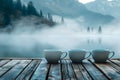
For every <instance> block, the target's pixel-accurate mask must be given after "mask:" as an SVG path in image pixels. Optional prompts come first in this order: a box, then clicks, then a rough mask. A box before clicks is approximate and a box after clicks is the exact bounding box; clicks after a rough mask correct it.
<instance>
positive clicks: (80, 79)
mask: <svg viewBox="0 0 120 80" xmlns="http://www.w3.org/2000/svg"><path fill="white" fill-rule="evenodd" d="M72 66H73V69H74V73H75V75H76V79H77V80H84V78H83V75H82V73H81V71H80V69H79V66H78V64H72Z"/></svg>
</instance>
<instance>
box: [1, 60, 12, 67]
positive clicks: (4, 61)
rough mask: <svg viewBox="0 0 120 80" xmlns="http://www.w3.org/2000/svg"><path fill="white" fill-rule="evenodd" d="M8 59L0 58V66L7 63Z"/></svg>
mask: <svg viewBox="0 0 120 80" xmlns="http://www.w3.org/2000/svg"><path fill="white" fill-rule="evenodd" d="M9 61H10V60H0V67H2V66H3V65H5V64H7V63H8V62H9Z"/></svg>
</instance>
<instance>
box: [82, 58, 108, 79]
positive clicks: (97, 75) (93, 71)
mask: <svg viewBox="0 0 120 80" xmlns="http://www.w3.org/2000/svg"><path fill="white" fill-rule="evenodd" d="M83 67H84V68H85V69H86V71H87V72H88V74H89V75H90V77H91V78H92V79H93V80H108V79H107V78H106V77H105V76H104V74H102V73H101V72H100V71H99V70H98V69H97V68H96V67H95V66H94V65H92V64H91V63H90V62H89V61H87V60H86V61H85V62H84V64H83Z"/></svg>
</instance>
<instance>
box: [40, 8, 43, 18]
mask: <svg viewBox="0 0 120 80" xmlns="http://www.w3.org/2000/svg"><path fill="white" fill-rule="evenodd" d="M40 18H43V12H42V10H40Z"/></svg>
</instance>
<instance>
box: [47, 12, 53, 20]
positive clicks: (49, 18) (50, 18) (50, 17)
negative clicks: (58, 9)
mask: <svg viewBox="0 0 120 80" xmlns="http://www.w3.org/2000/svg"><path fill="white" fill-rule="evenodd" d="M48 20H49V21H51V22H53V19H52V16H51V14H50V13H48Z"/></svg>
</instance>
